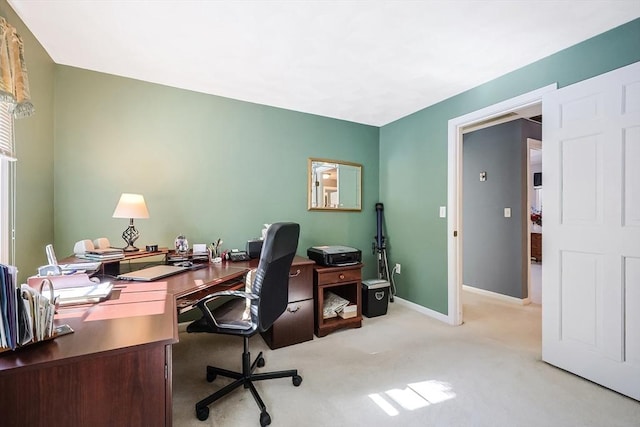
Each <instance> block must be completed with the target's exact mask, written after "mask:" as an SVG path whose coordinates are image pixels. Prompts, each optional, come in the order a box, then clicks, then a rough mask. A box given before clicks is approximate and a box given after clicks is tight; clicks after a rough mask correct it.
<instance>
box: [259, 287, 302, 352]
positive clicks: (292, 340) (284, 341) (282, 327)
mask: <svg viewBox="0 0 640 427" xmlns="http://www.w3.org/2000/svg"><path fill="white" fill-rule="evenodd" d="M262 338H264V340H265V342H266V343H267V345H268V346H269V347H270V348H272V349H275V348H280V347H285V346H288V345H292V344H298V343H301V342H304V341H309V340H312V339H313V299H308V300H304V301H297V302H292V303H290V304H289V305H288V306H287V309H286V310H285V311H284V313H282V315H281V316H280V317H279V318H278V320H276V321H275V322H274V324H273V325H272V326H271V328H269V329H268V330H266V331H265V332H262Z"/></svg>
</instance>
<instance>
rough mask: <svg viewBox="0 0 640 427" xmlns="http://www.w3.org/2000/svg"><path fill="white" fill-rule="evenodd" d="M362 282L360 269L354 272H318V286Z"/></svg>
mask: <svg viewBox="0 0 640 427" xmlns="http://www.w3.org/2000/svg"><path fill="white" fill-rule="evenodd" d="M359 280H360V268H357V269H353V270H340V271H328V272H318V285H326V284H327V283H340V282H354V281H359Z"/></svg>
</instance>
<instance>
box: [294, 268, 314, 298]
mask: <svg viewBox="0 0 640 427" xmlns="http://www.w3.org/2000/svg"><path fill="white" fill-rule="evenodd" d="M310 298H313V264H307V265H293V266H292V267H291V269H290V270H289V302H293V301H301V300H305V299H310Z"/></svg>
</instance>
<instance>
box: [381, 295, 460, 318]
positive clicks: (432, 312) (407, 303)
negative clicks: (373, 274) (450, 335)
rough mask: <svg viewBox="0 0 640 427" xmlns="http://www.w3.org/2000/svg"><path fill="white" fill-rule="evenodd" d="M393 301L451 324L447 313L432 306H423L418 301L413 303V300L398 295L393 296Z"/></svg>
mask: <svg viewBox="0 0 640 427" xmlns="http://www.w3.org/2000/svg"><path fill="white" fill-rule="evenodd" d="M393 301H394V302H393V303H392V304H396V303H397V304H400V305H403V306H405V307H407V308H410V309H412V310H415V311H417V312H419V313H422V314H425V315H427V316H429V317H433V318H434V319H436V320H439V321H441V322H444V323H447V324H449V325H450V324H451V320H450V319H449V316H447V315H446V314H442V313H440V312H438V311H435V310H431V309H430V308H427V307H423V306H421V305H419V304H416V303H413V302H411V301H407V300H405V299H402V298H398V297H397V296H394V297H393Z"/></svg>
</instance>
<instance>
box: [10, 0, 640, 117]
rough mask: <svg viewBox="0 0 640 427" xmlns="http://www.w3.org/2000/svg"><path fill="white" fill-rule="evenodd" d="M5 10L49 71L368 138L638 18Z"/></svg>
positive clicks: (476, 6)
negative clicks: (291, 114) (131, 82)
mask: <svg viewBox="0 0 640 427" xmlns="http://www.w3.org/2000/svg"><path fill="white" fill-rule="evenodd" d="M8 2H9V4H10V5H11V7H12V8H13V9H14V10H15V11H16V13H17V14H18V15H19V16H20V18H21V19H22V20H23V21H24V23H25V24H26V25H27V27H28V28H29V29H30V30H31V32H33V34H34V35H35V37H36V38H37V39H38V41H39V42H40V43H41V44H42V45H43V46H44V48H45V49H46V51H47V52H48V53H49V55H50V56H51V58H52V59H53V60H54V61H55V62H56V63H58V64H63V65H69V66H73V67H79V68H84V69H88V70H94V71H100V72H104V73H109V74H114V75H118V76H124V77H130V78H134V79H139V80H145V81H149V82H154V83H159V84H163V85H168V86H172V87H178V88H183V89H189V90H193V91H197V92H203V93H209V94H214V95H220V96H224V97H229V98H234V99H239V100H244V101H250V102H255V103H259V104H265V105H271V106H276V107H282V108H286V109H291V110H296V111H302V112H307V113H313V114H318V115H321V116H327V117H333V118H338V119H344V120H349V121H353V122H358V123H364V124H370V125H375V126H382V125H384V124H387V123H389V122H392V121H394V120H397V119H399V118H401V117H404V116H406V115H408V114H411V113H413V112H415V111H418V110H420V109H422V108H425V107H427V106H429V105H432V104H434V103H437V102H439V101H441V100H444V99H446V98H449V97H451V96H453V95H456V94H458V93H461V92H464V91H465V90H467V89H470V88H472V87H475V86H477V85H479V84H482V83H484V82H487V81H489V80H492V79H494V78H496V77H499V76H501V75H503V74H505V73H508V72H510V71H513V70H515V69H518V68H520V67H522V66H524V65H526V64H529V63H531V62H534V61H536V60H538V59H540V58H543V57H545V56H548V55H550V54H552V53H555V52H558V51H559V50H561V49H564V48H567V47H569V46H572V45H574V44H576V43H579V42H580V41H582V40H585V39H587V38H589V37H592V36H594V35H597V34H599V33H602V32H604V31H607V30H609V29H611V28H614V27H616V26H619V25H621V24H623V23H626V22H629V21H631V20H633V19H635V18H638V17H640V1H638V0H628V1H627V0H613V1H598V0H579V1H575V0H564V1H554V0H545V1H528V0H518V1H516V0H512V1H509V0H502V1H489V0H449V1H434V0H432V1H365V0H361V1H330V0H325V1H293V0H291V1H203V0H201V1H188V0H178V1H171V0H146V1H142V0H139V1H136V0H129V1H123V0H119V1H118V0H42V1H38V0H8ZM25 55H26V57H27V65H28V63H29V61H28V57H29V52H25Z"/></svg>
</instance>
